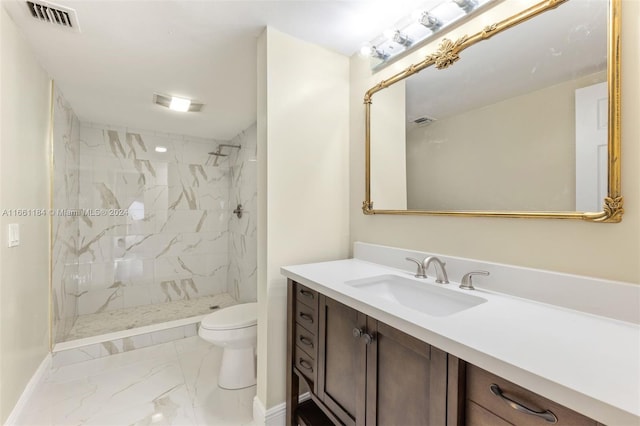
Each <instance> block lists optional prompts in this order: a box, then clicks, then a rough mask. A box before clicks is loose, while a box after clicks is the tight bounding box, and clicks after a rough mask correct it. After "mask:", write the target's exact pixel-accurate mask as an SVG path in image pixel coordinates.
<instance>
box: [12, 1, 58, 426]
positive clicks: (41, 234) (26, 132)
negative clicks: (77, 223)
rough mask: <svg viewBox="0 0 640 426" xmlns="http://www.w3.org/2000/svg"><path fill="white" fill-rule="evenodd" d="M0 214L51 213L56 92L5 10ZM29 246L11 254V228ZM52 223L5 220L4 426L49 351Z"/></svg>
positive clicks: (44, 218) (41, 219)
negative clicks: (53, 93) (52, 120)
mask: <svg viewBox="0 0 640 426" xmlns="http://www.w3.org/2000/svg"><path fill="white" fill-rule="evenodd" d="M0 34H1V37H0V212H2V210H4V209H20V208H24V209H48V208H49V182H50V176H49V173H50V167H49V152H50V138H49V121H50V96H51V86H50V80H49V78H48V77H47V74H46V73H45V72H44V70H43V69H42V68H41V67H40V65H39V64H38V62H37V61H36V59H35V57H34V56H33V55H32V54H31V49H30V48H29V46H28V44H27V43H26V42H25V40H24V39H23V38H22V36H21V34H20V33H19V31H18V29H17V27H16V26H15V24H14V23H13V21H12V20H11V18H10V17H9V16H8V15H7V13H6V11H5V10H4V8H1V7H0ZM9 223H18V224H19V225H20V239H21V243H20V245H19V246H18V247H14V248H7V247H6V241H7V232H6V231H7V225H8V224H9ZM49 234H50V231H49V218H48V217H47V216H40V217H15V216H5V215H2V214H0V377H1V378H2V379H1V380H0V423H2V424H4V422H5V420H6V419H7V417H8V416H9V413H10V411H11V409H12V408H13V406H14V404H15V403H16V401H17V400H18V398H19V397H20V394H21V393H22V391H23V390H24V388H25V385H26V384H27V382H28V381H29V380H30V379H31V376H32V375H33V373H34V372H35V371H36V369H37V367H38V366H39V365H40V363H41V362H42V361H43V359H44V358H45V356H46V354H47V352H48V348H49V244H50V241H49Z"/></svg>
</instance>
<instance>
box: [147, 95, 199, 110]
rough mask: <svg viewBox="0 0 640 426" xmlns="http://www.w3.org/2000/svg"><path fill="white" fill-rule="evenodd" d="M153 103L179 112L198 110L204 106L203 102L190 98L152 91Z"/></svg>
mask: <svg viewBox="0 0 640 426" xmlns="http://www.w3.org/2000/svg"><path fill="white" fill-rule="evenodd" d="M153 103H154V104H156V105H160V106H163V107H165V108H169V109H170V110H172V111H179V112H198V111H200V110H202V107H203V106H204V105H203V104H201V103H198V102H195V101H193V100H191V99H187V98H181V97H178V96H169V95H161V94H158V93H154V95H153Z"/></svg>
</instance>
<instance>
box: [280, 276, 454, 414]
mask: <svg viewBox="0 0 640 426" xmlns="http://www.w3.org/2000/svg"><path fill="white" fill-rule="evenodd" d="M304 293H306V294H307V296H304V297H301V295H302V294H304ZM316 302H317V304H316ZM289 303H290V305H289V310H288V312H289V318H288V329H289V342H288V349H287V352H288V355H289V357H288V359H289V363H290V368H288V369H287V373H288V380H287V424H288V425H296V424H318V425H330V424H344V425H357V426H359V425H445V424H446V421H447V413H446V409H447V362H448V357H447V354H446V353H445V352H443V351H441V350H439V349H437V348H434V347H432V346H431V345H428V344H427V343H424V342H422V341H420V340H418V339H416V338H414V337H412V336H409V335H408V334H406V333H403V332H401V331H399V330H397V329H394V328H393V327H390V326H388V325H386V324H384V323H382V322H380V321H377V320H376V319H374V318H371V317H367V316H366V315H364V314H362V313H361V312H358V311H356V310H355V309H353V308H350V307H348V306H346V305H344V304H342V303H339V302H337V301H335V300H333V299H331V298H329V297H326V296H324V295H322V294H319V293H317V292H314V291H313V290H310V289H308V288H306V287H304V286H302V285H300V284H298V283H294V282H290V283H289ZM311 303H313V306H310V305H309V304H311ZM311 319H313V322H312V321H311ZM306 334H310V335H311V336H309V337H307V343H308V342H314V346H313V349H312V348H311V346H309V345H307V347H305V345H304V343H303V342H302V339H303V338H304V336H305V335H306ZM307 349H308V350H307ZM300 380H303V381H304V382H306V384H307V386H308V388H309V390H310V393H311V400H310V401H308V402H305V403H303V404H300V405H298V402H297V399H298V393H299V387H300V383H299V382H300ZM312 410H314V411H316V413H315V416H316V417H315V420H314V419H312V418H311V417H312V415H311V414H310V412H311V411H312Z"/></svg>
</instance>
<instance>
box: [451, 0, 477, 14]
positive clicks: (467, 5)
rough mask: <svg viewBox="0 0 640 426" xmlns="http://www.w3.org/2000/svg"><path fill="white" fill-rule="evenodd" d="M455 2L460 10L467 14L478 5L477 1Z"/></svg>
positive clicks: (462, 0) (457, 0) (455, 0)
mask: <svg viewBox="0 0 640 426" xmlns="http://www.w3.org/2000/svg"><path fill="white" fill-rule="evenodd" d="M453 2H454V3H455V4H457V5H458V7H459V8H460V9H462V10H464V12H465V13H469V12H471V11H472V10H473V9H475V7H476V6H477V5H478V3H477V2H476V1H475V0H453Z"/></svg>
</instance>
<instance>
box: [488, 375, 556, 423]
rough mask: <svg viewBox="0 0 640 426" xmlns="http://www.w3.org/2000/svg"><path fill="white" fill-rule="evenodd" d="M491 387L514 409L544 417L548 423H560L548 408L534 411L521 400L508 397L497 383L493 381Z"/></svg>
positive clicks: (496, 394)
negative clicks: (517, 400)
mask: <svg viewBox="0 0 640 426" xmlns="http://www.w3.org/2000/svg"><path fill="white" fill-rule="evenodd" d="M489 389H490V390H491V393H492V394H494V395H495V396H497V397H498V398H500V399H501V400H502V401H503V402H504V403H505V404H507V405H508V406H509V407H511V408H513V409H514V410H516V411H518V412H520V413H523V414H529V415H531V416H536V417H540V418H542V419H544V420H545V421H546V422H548V423H552V424H554V423H558V418H557V417H556V415H555V414H553V413H552V412H551V411H549V410H546V411H534V410H532V409H530V408H527V407H525V406H524V405H522V404H520V403H519V402H516V401H514V400H513V399H510V398H507V397H506V396H505V395H504V394H503V393H502V390H501V389H500V386H498V385H496V384H495V383H492V384H491V386H489Z"/></svg>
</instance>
